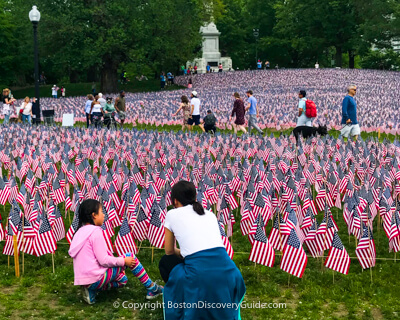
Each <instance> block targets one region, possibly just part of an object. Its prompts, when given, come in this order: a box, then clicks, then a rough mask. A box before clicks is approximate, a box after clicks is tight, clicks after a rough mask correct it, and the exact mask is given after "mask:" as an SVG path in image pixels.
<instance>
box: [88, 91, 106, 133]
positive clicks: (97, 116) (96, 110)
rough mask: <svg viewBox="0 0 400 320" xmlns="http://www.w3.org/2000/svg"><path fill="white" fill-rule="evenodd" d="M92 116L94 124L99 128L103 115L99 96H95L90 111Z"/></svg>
mask: <svg viewBox="0 0 400 320" xmlns="http://www.w3.org/2000/svg"><path fill="white" fill-rule="evenodd" d="M89 113H90V114H91V116H92V119H91V121H92V124H94V125H95V127H96V128H97V127H98V126H99V123H100V120H101V117H102V116H103V113H102V110H101V104H100V102H99V96H95V97H94V100H93V102H92V106H91V107H90V112H89Z"/></svg>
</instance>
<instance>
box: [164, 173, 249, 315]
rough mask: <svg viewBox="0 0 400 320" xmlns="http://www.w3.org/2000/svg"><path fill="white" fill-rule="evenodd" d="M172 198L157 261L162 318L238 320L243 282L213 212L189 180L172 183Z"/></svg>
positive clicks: (243, 287)
mask: <svg viewBox="0 0 400 320" xmlns="http://www.w3.org/2000/svg"><path fill="white" fill-rule="evenodd" d="M171 201H172V204H173V205H174V207H175V209H172V210H170V211H168V213H167V215H166V218H165V224H164V229H165V254H166V255H165V256H163V257H162V258H161V260H160V263H159V268H160V274H161V277H162V278H163V280H164V281H165V282H166V284H165V288H164V296H163V298H164V319H165V320H178V319H207V320H213V319H215V320H222V319H224V320H225V319H230V320H233V319H240V303H241V302H242V301H243V298H244V294H245V292H246V286H245V284H244V281H243V277H242V275H241V273H240V271H239V269H238V268H237V267H236V265H235V263H234V262H233V261H232V260H231V258H230V257H229V256H228V254H227V252H226V249H225V247H224V245H223V242H222V239H221V233H220V230H219V225H218V220H217V218H216V216H215V215H214V213H212V212H210V211H208V210H204V208H203V206H202V205H201V204H200V203H199V202H197V201H196V187H195V186H194V184H193V183H191V182H188V181H183V180H181V181H179V182H178V183H176V184H175V185H174V186H173V187H172V190H171ZM175 238H176V240H177V241H178V242H179V247H180V249H177V248H176V247H175ZM205 303H207V304H205ZM210 305H212V306H218V305H220V306H221V307H220V308H218V307H212V306H210Z"/></svg>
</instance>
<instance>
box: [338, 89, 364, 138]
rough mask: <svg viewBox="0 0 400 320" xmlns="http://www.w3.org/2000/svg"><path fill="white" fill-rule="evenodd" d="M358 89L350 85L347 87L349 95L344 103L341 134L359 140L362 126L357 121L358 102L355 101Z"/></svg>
mask: <svg viewBox="0 0 400 320" xmlns="http://www.w3.org/2000/svg"><path fill="white" fill-rule="evenodd" d="M356 92H357V87H356V86H355V85H350V86H348V87H347V95H346V96H345V97H344V99H343V103H342V122H341V123H342V126H343V128H342V129H341V130H340V133H341V134H342V136H343V137H346V138H349V137H352V138H354V140H357V137H358V135H359V134H360V132H361V131H360V125H359V124H358V121H357V102H356V100H355V99H354V96H355V95H356Z"/></svg>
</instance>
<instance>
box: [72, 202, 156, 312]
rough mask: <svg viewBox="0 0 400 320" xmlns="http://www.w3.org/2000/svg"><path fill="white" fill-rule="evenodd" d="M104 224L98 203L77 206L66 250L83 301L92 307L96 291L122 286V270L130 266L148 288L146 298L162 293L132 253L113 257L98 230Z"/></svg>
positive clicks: (123, 284) (124, 281) (123, 282)
mask: <svg viewBox="0 0 400 320" xmlns="http://www.w3.org/2000/svg"><path fill="white" fill-rule="evenodd" d="M103 222H104V213H103V209H102V206H101V204H100V202H98V201H97V200H93V199H89V200H85V201H83V202H82V204H81V205H80V207H79V224H78V230H77V231H76V233H75V235H74V237H73V239H72V243H71V247H70V249H69V251H68V253H69V255H70V256H71V257H72V258H73V263H74V278H75V279H74V284H75V285H77V286H81V288H82V295H83V299H84V300H85V301H86V302H87V303H88V304H93V303H94V302H95V297H96V293H97V292H98V291H101V290H108V289H110V288H121V287H124V286H125V285H126V283H127V281H128V278H127V277H126V275H125V267H129V268H130V269H131V271H132V273H133V274H134V275H135V276H136V277H137V278H138V279H139V280H140V282H141V283H142V284H143V285H144V287H145V288H146V289H147V295H146V298H147V299H153V298H155V297H157V296H159V295H160V294H162V292H163V287H162V286H159V285H157V284H156V283H154V282H153V281H151V279H150V278H149V276H148V275H147V273H146V270H145V269H144V268H143V266H142V264H141V263H140V261H139V259H138V258H137V257H136V256H135V255H134V254H133V253H129V254H126V255H125V256H123V257H118V258H116V257H114V256H113V255H112V253H111V252H110V251H109V250H108V248H107V244H106V241H105V239H104V237H103V231H102V229H101V228H100V227H101V226H102V225H103Z"/></svg>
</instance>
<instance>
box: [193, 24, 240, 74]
mask: <svg viewBox="0 0 400 320" xmlns="http://www.w3.org/2000/svg"><path fill="white" fill-rule="evenodd" d="M200 33H201V35H202V36H203V46H202V48H203V56H202V57H201V58H196V59H194V61H188V62H186V67H187V68H188V67H189V66H192V67H194V66H195V65H197V73H206V68H207V64H209V65H210V67H211V68H212V69H213V70H214V71H218V65H219V64H220V63H222V68H223V70H224V71H229V70H232V59H231V58H229V57H221V53H220V52H219V36H220V34H221V33H220V32H219V31H218V29H217V26H216V25H215V23H214V22H213V19H211V22H210V23H208V24H206V25H205V26H204V27H200Z"/></svg>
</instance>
